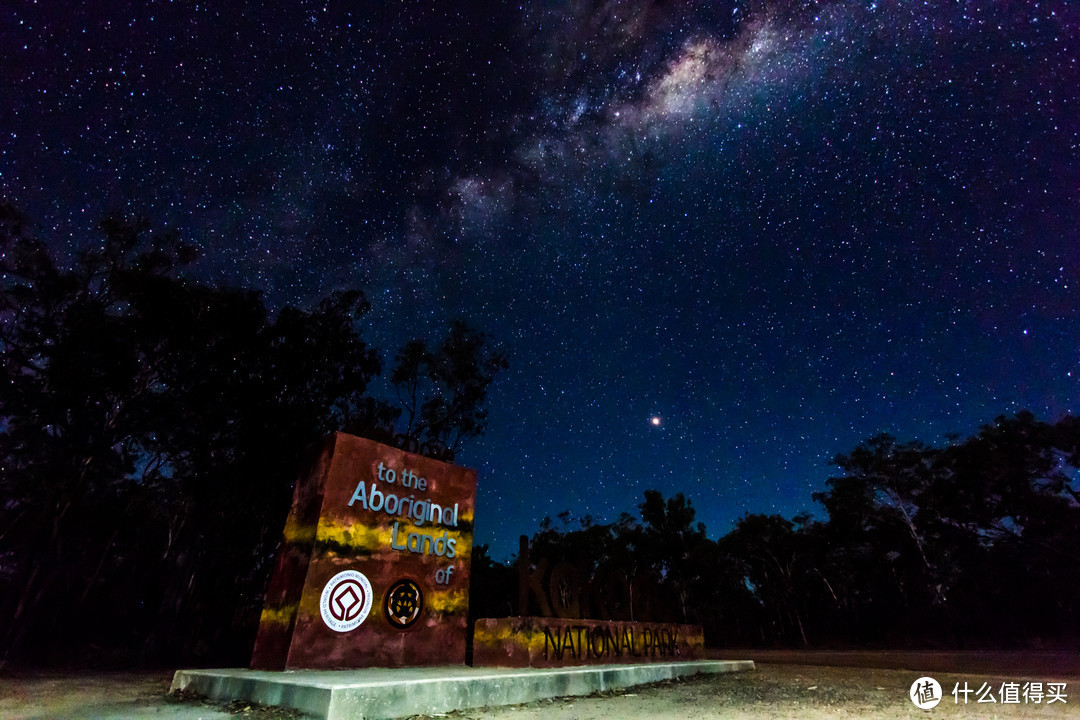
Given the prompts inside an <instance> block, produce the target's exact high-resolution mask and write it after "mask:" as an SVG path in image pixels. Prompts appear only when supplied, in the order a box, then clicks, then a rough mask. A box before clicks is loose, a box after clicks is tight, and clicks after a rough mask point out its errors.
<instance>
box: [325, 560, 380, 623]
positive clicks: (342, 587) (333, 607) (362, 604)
mask: <svg viewBox="0 0 1080 720" xmlns="http://www.w3.org/2000/svg"><path fill="white" fill-rule="evenodd" d="M370 612H371V583H370V582H369V581H368V579H367V576H366V575H364V573H362V572H357V571H356V570H343V571H342V572H339V573H338V574H337V575H335V576H334V577H332V578H330V582H328V583H326V587H324V588H323V591H322V597H321V598H320V599H319V614H320V615H322V619H323V622H324V623H326V627H328V628H330V629H331V630H334V631H335V632H348V631H350V630H353V629H354V628H357V627H360V624H361V623H363V622H364V621H365V620H367V616H368V613H370Z"/></svg>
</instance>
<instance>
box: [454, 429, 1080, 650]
mask: <svg viewBox="0 0 1080 720" xmlns="http://www.w3.org/2000/svg"><path fill="white" fill-rule="evenodd" d="M1078 431H1080V421H1078V420H1077V419H1076V418H1074V417H1072V416H1066V417H1064V418H1062V419H1060V420H1058V421H1057V422H1056V423H1046V422H1041V421H1039V420H1037V419H1036V418H1035V417H1034V416H1033V415H1032V414H1031V413H1028V412H1021V413H1019V414H1017V415H1016V416H1014V417H999V418H997V419H996V420H995V421H994V422H993V423H990V424H987V425H985V426H983V427H982V428H980V430H979V431H978V433H976V434H975V435H973V436H972V437H970V438H967V439H960V438H952V439H950V440H949V441H948V442H947V443H946V444H945V445H943V446H940V447H933V446H928V445H924V444H922V443H918V442H908V443H900V442H898V441H897V440H896V439H895V438H893V437H891V436H889V435H886V434H882V435H878V436H876V437H873V438H870V439H868V440H866V441H865V442H863V443H860V444H859V445H858V446H857V447H855V448H854V449H853V450H852V451H851V452H848V453H845V454H842V455H839V456H838V457H836V459H835V460H834V465H835V466H836V467H837V468H838V470H839V471H840V472H839V474H837V475H836V476H835V477H833V478H831V479H830V480H829V481H828V482H827V487H826V489H825V490H823V491H821V492H818V493H815V495H814V497H815V499H816V500H818V501H819V502H820V503H821V505H822V506H823V508H824V510H825V513H826V517H825V519H823V520H814V519H813V518H812V517H811V516H810V515H805V514H804V515H800V516H797V517H795V518H791V519H788V518H784V517H781V516H779V515H763V514H748V515H746V516H744V517H743V518H742V519H741V520H740V521H739V522H738V523H737V524H736V526H735V527H734V528H733V529H732V530H731V531H730V532H729V533H727V534H726V535H724V536H722V537H720V538H718V539H717V540H712V539H710V538H709V537H707V535H706V532H705V528H704V526H703V525H702V524H701V523H695V512H694V509H693V507H692V506H691V504H690V502H689V501H688V500H687V499H686V498H684V497H683V496H682V495H681V494H679V495H675V496H674V497H671V498H667V499H665V498H664V497H663V495H662V494H661V493H660V492H658V491H655V490H650V491H647V492H646V493H645V498H644V502H642V503H641V504H640V505H639V506H638V509H639V511H640V520H638V519H637V518H634V517H631V516H629V515H624V516H623V517H622V518H620V519H619V520H618V521H616V522H613V523H608V524H598V523H597V522H596V521H595V519H594V518H591V517H585V518H582V519H578V520H575V519H574V518H572V517H571V516H570V515H569V514H568V513H564V514H562V515H560V517H559V522H558V523H554V522H552V521H551V520H550V519H549V520H547V521H545V522H544V523H543V524H542V525H541V527H540V529H539V531H538V532H537V533H536V534H534V536H533V538H532V541H531V550H530V556H531V558H532V559H533V560H535V559H536V558H538V557H547V558H550V559H551V561H552V562H557V561H563V560H565V561H567V562H570V563H571V564H573V565H575V566H576V567H577V568H579V571H580V572H581V573H582V574H583V576H584V579H585V581H586V583H588V582H597V581H598V580H599V578H601V577H602V575H603V568H604V567H607V566H611V565H613V564H614V565H616V566H618V567H619V568H621V569H622V570H623V571H624V572H626V573H628V574H629V575H631V579H633V577H634V576H638V577H641V576H645V575H649V576H651V578H653V580H652V582H653V584H654V585H656V586H657V587H658V588H659V590H660V592H661V594H662V597H663V602H664V604H665V605H666V606H667V607H668V609H669V610H674V612H672V613H669V619H672V620H678V621H682V622H693V623H701V624H702V625H704V627H705V631H706V640H707V642H709V643H710V644H713V645H720V644H734V645H740V646H742V645H757V644H765V645H803V646H806V645H829V646H849V647H862V646H884V647H896V646H907V647H986V648H990V647H993V648H1003V647H1004V648H1008V647H1017V646H1023V647H1035V648H1039V647H1048V646H1058V647H1070V646H1074V645H1075V643H1076V642H1077V641H1080V632H1078V630H1077V628H1078V627H1080V552H1078V548H1080V495H1078V490H1080V486H1078V480H1077V471H1078V469H1080V452H1078V451H1080V432H1078ZM488 562H489V564H490V561H488ZM485 572H491V571H489V570H487V569H484V568H482V569H481V570H480V576H479V577H477V578H476V579H475V582H476V583H477V584H479V585H482V584H483V582H484V579H483V574H484V573H485ZM507 604H508V603H507V602H503V606H506V605H507Z"/></svg>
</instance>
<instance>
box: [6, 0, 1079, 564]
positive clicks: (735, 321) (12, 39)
mask: <svg viewBox="0 0 1080 720" xmlns="http://www.w3.org/2000/svg"><path fill="white" fill-rule="evenodd" d="M372 8H376V9H372ZM0 12H2V13H3V18H2V22H0V57H4V58H5V60H4V62H3V64H2V69H0V73H2V85H0V98H2V102H0V193H2V194H3V195H4V196H6V197H8V198H9V199H11V200H13V201H14V202H15V203H16V204H17V205H19V206H21V207H22V208H23V209H24V210H25V211H26V212H27V213H28V215H29V216H30V217H31V218H32V219H33V220H34V221H36V222H37V223H38V224H39V232H40V234H42V235H43V236H45V237H48V238H51V239H52V241H53V244H54V245H55V247H56V249H57V250H61V251H71V250H73V249H74V248H76V247H79V246H81V245H82V244H85V243H86V242H90V241H91V240H92V238H93V234H92V232H90V228H92V227H93V225H94V224H95V222H96V221H97V220H98V219H100V217H101V216H102V215H103V214H104V213H105V212H106V211H108V210H112V209H121V210H125V211H129V212H136V213H140V214H142V215H145V216H146V217H148V218H150V219H151V221H152V222H153V223H154V224H155V225H156V226H157V227H159V228H170V229H173V230H176V231H178V232H180V233H181V234H182V235H184V236H185V237H187V238H189V239H191V240H192V241H194V242H196V243H197V244H198V245H199V246H200V247H201V249H202V254H203V259H202V261H201V263H200V265H199V268H198V272H199V274H200V275H201V276H202V277H204V278H205V279H207V280H211V281H214V282H225V283H229V284H235V285H248V286H255V287H258V288H261V289H264V290H265V291H266V292H267V296H268V298H269V299H270V300H271V301H272V302H273V303H275V304H277V305H281V304H285V303H294V304H306V303H310V302H312V301H313V300H315V299H317V298H318V297H320V296H322V295H325V294H326V293H328V292H329V291H331V290H334V289H340V288H344V287H359V288H362V289H363V290H365V292H366V293H367V294H368V296H369V298H370V299H371V301H372V305H373V307H374V309H373V312H372V315H371V323H372V327H371V330H370V331H369V332H368V337H369V339H370V340H372V341H374V342H375V343H376V344H378V345H380V346H381V347H384V348H388V349H389V348H393V347H395V346H396V345H397V344H398V343H399V341H400V340H401V339H403V338H406V337H409V336H413V335H419V336H427V337H429V338H435V337H437V336H438V335H439V334H440V333H441V331H442V329H443V328H444V327H445V325H446V323H447V322H448V321H449V320H451V319H454V318H458V317H461V318H465V319H467V320H468V321H470V322H471V323H472V324H474V325H476V326H478V327H480V328H482V329H484V330H486V331H487V332H489V333H490V334H491V335H493V336H494V337H495V338H496V339H497V340H498V341H499V342H500V343H501V344H502V345H503V347H504V348H505V350H506V351H507V352H508V354H509V356H510V360H511V365H512V366H511V369H510V370H509V371H508V372H507V373H506V374H505V375H504V376H503V377H501V378H500V379H499V380H498V382H497V385H496V386H495V387H494V388H493V392H492V395H491V420H492V424H491V428H490V431H489V433H488V435H487V436H486V437H485V438H483V439H482V440H480V441H477V442H475V443H474V444H473V445H472V446H470V447H469V448H468V449H467V451H466V452H465V453H464V456H463V457H462V461H463V462H464V463H465V464H468V465H472V466H474V467H477V468H478V469H479V471H480V491H479V500H478V504H479V515H478V522H477V540H478V541H479V542H491V543H494V545H495V550H496V554H504V553H509V552H512V551H513V550H514V549H515V547H516V545H515V543H516V540H515V538H516V536H517V535H518V534H519V533H531V532H533V530H535V528H536V525H537V523H538V521H539V520H540V519H541V518H543V517H544V516H545V515H553V516H554V515H556V514H557V513H559V512H560V511H562V510H566V509H570V510H572V511H573V512H575V513H576V514H577V515H579V516H580V515H583V514H585V513H591V514H593V515H594V516H597V517H599V518H601V519H614V518H615V517H616V516H617V515H618V513H620V512H622V511H634V509H635V506H636V504H637V503H639V502H640V501H641V499H642V493H643V491H644V490H646V489H649V488H657V489H660V490H662V491H663V492H664V493H665V494H668V495H670V494H673V493H675V492H683V493H685V494H686V495H687V496H688V497H689V498H690V499H691V500H692V502H693V503H694V506H695V507H696V508H697V509H698V512H699V518H700V519H701V520H703V521H704V522H705V523H706V524H707V526H708V527H709V530H710V532H711V534H712V535H714V536H716V535H719V534H722V533H724V532H726V531H727V530H729V529H730V527H731V524H732V522H733V521H735V520H737V519H738V518H739V517H740V516H742V515H743V514H745V513H747V512H765V513H773V512H779V513H782V514H785V515H788V516H790V515H792V514H794V513H796V512H798V511H800V510H804V509H807V510H809V509H813V506H814V504H813V502H812V500H811V498H810V493H811V492H813V491H815V490H820V489H823V488H824V481H825V479H826V478H827V477H828V476H829V474H830V466H829V465H828V461H829V459H830V458H832V457H833V456H835V455H836V454H837V453H840V452H846V451H848V450H850V449H852V448H853V447H854V446H855V444H856V443H858V442H859V441H860V440H862V439H864V438H866V437H869V436H871V435H874V434H876V433H878V432H882V431H888V432H891V433H893V434H895V435H897V436H898V437H900V438H901V439H903V440H908V439H921V440H924V441H927V442H931V443H933V442H938V441H940V440H941V439H942V438H943V436H944V435H945V434H946V433H950V432H957V433H961V434H967V433H971V432H972V431H974V430H975V429H976V428H977V427H978V425H979V424H980V423H983V422H987V421H990V420H991V419H992V418H993V417H995V416H996V415H999V414H1011V413H1013V412H1015V411H1017V410H1020V409H1023V408H1027V409H1030V410H1032V411H1033V412H1035V413H1036V414H1037V415H1039V416H1040V417H1042V418H1044V419H1055V418H1057V417H1058V416H1060V415H1061V414H1063V413H1066V412H1070V411H1073V412H1075V411H1076V410H1077V400H1078V394H1077V391H1078V387H1080V385H1078V381H1080V342H1078V341H1080V314H1078V310H1077V309H1078V308H1080V250H1078V249H1077V247H1078V242H1080V231H1078V229H1077V228H1078V222H1077V221H1078V219H1080V106H1078V101H1080V7H1078V4H1077V3H1074V2H1063V1H1061V0H1058V1H1056V2H1054V1H1052V2H1039V3H1035V2H1016V3H1011V2H1010V3H1003V2H994V1H990V0H987V1H986V2H950V3H943V2H941V3H929V4H924V3H911V2H888V1H882V2H866V1H862V2H840V1H824V2H775V1H769V0H765V1H762V2H704V1H702V0H687V1H684V2H629V1H626V2H622V1H614V0H606V1H605V0H597V1H596V2H575V3H567V2H556V1H554V0H551V1H549V2H533V3H526V4H522V5H518V4H515V3H507V2H491V1H488V2H474V3H444V2H440V3H436V2H417V1H408V0H407V1H404V2H394V3H370V2H355V3H353V2H327V3H321V2H320V3H312V2H301V1H297V2H289V3H275V2H259V3H244V2H228V3H226V2H220V3H212V2H193V1H192V0H178V1H177V2H139V3H124V2H113V3H87V4H85V5H84V6H83V9H82V10H72V9H70V7H61V4H58V3H48V2H38V3H31V2H19V3H11V4H8V5H7V6H6V7H5V9H3V10H2V11H0ZM653 417H658V418H660V424H659V425H654V424H653V423H652V422H651V419H652V418H653Z"/></svg>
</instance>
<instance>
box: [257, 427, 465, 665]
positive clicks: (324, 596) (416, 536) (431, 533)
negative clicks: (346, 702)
mask: <svg viewBox="0 0 1080 720" xmlns="http://www.w3.org/2000/svg"><path fill="white" fill-rule="evenodd" d="M475 496H476V473H475V472H474V471H472V470H468V469H465V468H461V467H457V466H454V465H449V464H446V463H443V462H439V461H436V460H432V459H430V458H427V457H423V456H420V455H414V454H411V453H406V452H404V451H402V450H398V449H396V448H392V447H389V446H386V445H382V444H379V443H376V442H373V441H371V440H364V439H361V438H357V437H353V436H351V435H345V434H343V433H337V434H335V435H333V436H331V437H330V438H328V439H327V440H326V441H325V442H324V443H323V445H322V446H321V448H320V451H319V453H318V455H317V456H316V457H314V458H313V459H312V462H311V464H310V466H309V468H308V471H307V472H305V473H304V475H303V476H301V478H300V480H299V482H298V483H297V487H296V492H295V494H294V497H293V506H292V509H291V510H290V513H289V518H288V520H287V521H286V524H285V532H284V540H283V543H282V547H281V549H280V550H279V554H278V558H277V565H276V567H275V570H274V574H273V576H272V577H271V581H270V587H269V589H268V590H267V595H266V603H265V605H264V608H263V613H262V617H261V620H260V624H259V634H258V637H257V638H256V641H255V651H254V653H253V656H252V667H259V668H286V667H288V668H304V667H306V668H349V667H402V666H409V665H446V664H461V663H464V661H465V631H466V622H467V613H468V605H469V594H468V589H469V556H470V554H471V551H472V521H473V508H474V501H475Z"/></svg>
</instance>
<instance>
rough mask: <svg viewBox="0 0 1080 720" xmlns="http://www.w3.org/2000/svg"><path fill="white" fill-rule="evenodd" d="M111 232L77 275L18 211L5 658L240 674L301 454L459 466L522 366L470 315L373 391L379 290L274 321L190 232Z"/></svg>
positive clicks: (0, 549) (2, 561)
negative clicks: (494, 394)
mask: <svg viewBox="0 0 1080 720" xmlns="http://www.w3.org/2000/svg"><path fill="white" fill-rule="evenodd" d="M99 230H100V241H99V242H96V243H94V244H93V245H92V246H91V247H90V248H89V249H87V250H85V251H83V252H81V253H79V254H78V255H77V257H75V258H74V260H73V261H72V262H71V263H70V267H62V266H60V265H59V264H58V263H57V262H56V260H55V259H54V258H53V256H52V254H51V253H50V252H49V249H48V246H47V245H46V244H45V243H44V242H43V241H42V240H41V239H39V238H38V237H37V236H36V235H35V234H34V233H32V232H31V231H30V230H29V228H28V225H27V223H26V221H25V219H24V217H23V216H22V215H21V214H20V212H19V211H18V210H17V209H16V208H14V207H13V206H11V205H10V204H7V203H4V202H0V667H2V666H3V665H4V664H6V663H10V662H12V661H20V662H21V663H45V664H65V663H78V664H86V663H97V664H114V665H130V664H134V663H140V664H152V663H180V662H182V663H225V664H240V665H244V664H246V663H247V661H248V659H249V658H250V652H251V644H252V641H253V638H254V633H255V629H256V626H257V624H258V618H259V613H260V610H261V607H262V598H263V591H264V588H265V583H266V578H267V575H268V573H269V569H270V567H271V565H272V561H273V553H274V551H275V548H276V545H277V542H278V540H279V538H280V537H281V532H282V527H283V524H284V520H285V516H286V513H287V510H288V505H289V502H290V500H291V495H292V488H293V484H294V482H295V480H296V477H297V472H298V469H299V463H300V462H301V458H302V454H303V452H304V449H305V447H306V446H307V445H309V444H310V443H311V442H313V441H315V440H317V439H319V438H321V437H323V436H325V435H326V434H328V433H330V432H332V431H335V430H345V431H347V432H352V433H354V434H358V435H363V436H366V437H370V438H372V439H376V440H379V441H382V442H388V443H393V444H396V445H398V446H401V447H405V448H406V449H410V450H414V451H416V450H420V451H423V452H425V453H427V454H430V455H432V456H437V457H439V458H443V459H452V458H453V456H454V453H455V452H456V451H457V450H458V449H459V448H460V446H461V445H462V444H463V443H465V442H467V441H468V440H469V439H471V438H473V437H476V436H477V435H479V434H481V433H482V432H483V431H484V428H485V426H486V423H487V411H486V410H485V409H484V403H485V400H486V393H487V389H488V386H489V385H490V383H491V381H492V379H493V378H494V377H495V375H496V374H497V373H498V372H499V370H501V369H502V368H504V367H505V366H506V359H505V357H504V355H503V354H502V353H501V352H499V351H497V350H494V349H492V347H491V343H490V341H489V339H488V338H487V337H486V336H485V335H484V334H483V333H481V332H478V331H476V330H473V329H470V328H469V327H467V326H466V325H464V324H462V323H453V324H452V325H451V327H450V328H449V329H448V330H447V332H446V335H445V337H444V338H443V339H442V340H441V342H439V343H437V344H436V345H434V346H429V345H428V344H427V343H426V342H424V341H422V340H415V341H411V342H408V343H406V344H405V345H404V346H403V347H402V348H401V349H400V350H398V352H397V353H396V355H395V357H394V361H393V364H392V369H391V371H390V373H389V377H387V378H385V379H383V380H382V381H381V382H382V386H384V387H385V389H386V392H387V394H388V395H390V396H391V397H390V398H389V399H385V398H380V397H376V396H374V395H373V394H372V393H371V392H369V386H371V385H372V382H373V381H374V380H375V379H376V378H377V377H379V375H380V373H381V372H382V369H383V361H382V359H381V357H380V354H379V353H378V352H377V351H376V349H375V348H372V347H371V346H370V345H368V344H367V343H366V342H365V341H364V339H363V338H362V335H361V331H362V330H363V322H364V316H365V313H366V312H367V311H368V303H367V302H366V301H365V299H364V296H363V295H362V294H361V293H359V292H344V293H336V294H333V295H331V296H330V297H327V298H325V299H324V300H322V301H321V302H320V303H318V304H317V305H316V306H315V307H314V308H313V309H309V310H302V309H298V308H294V307H286V308H284V309H282V310H281V311H280V312H277V313H276V314H272V313H271V312H270V310H269V309H268V308H267V306H266V303H265V302H264V300H263V298H262V296H261V295H260V294H259V293H257V292H254V291H251V290H244V289H229V288H223V287H212V286H209V285H206V284H200V283H198V282H194V281H192V280H190V279H186V278H185V277H184V276H183V272H184V270H185V268H188V267H189V266H190V265H191V263H192V262H193V261H194V260H195V253H194V252H193V250H192V248H191V247H190V246H188V245H187V244H185V243H183V242H181V241H179V240H178V239H177V238H176V237H174V236H170V235H165V234H155V233H152V232H150V230H149V228H148V227H147V224H146V223H145V222H143V221H140V220H133V219H126V218H122V217H109V218H107V219H106V220H105V221H103V222H102V223H101V225H100V227H99Z"/></svg>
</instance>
